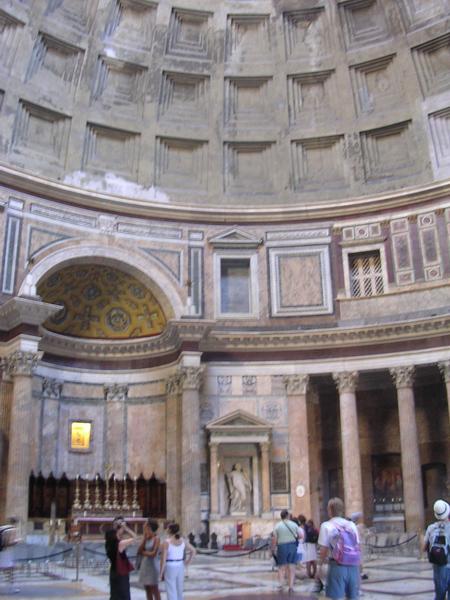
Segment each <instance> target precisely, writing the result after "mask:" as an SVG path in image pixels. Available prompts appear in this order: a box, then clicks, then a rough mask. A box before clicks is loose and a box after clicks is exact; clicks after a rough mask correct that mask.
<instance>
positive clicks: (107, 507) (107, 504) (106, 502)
mask: <svg viewBox="0 0 450 600" xmlns="http://www.w3.org/2000/svg"><path fill="white" fill-rule="evenodd" d="M103 508H104V509H105V510H111V502H110V501H109V476H108V473H105V498H104V500H103Z"/></svg>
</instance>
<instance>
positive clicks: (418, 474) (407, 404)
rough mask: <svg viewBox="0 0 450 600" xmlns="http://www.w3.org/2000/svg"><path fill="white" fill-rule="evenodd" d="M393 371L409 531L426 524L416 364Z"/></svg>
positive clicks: (404, 497)
mask: <svg viewBox="0 0 450 600" xmlns="http://www.w3.org/2000/svg"><path fill="white" fill-rule="evenodd" d="M390 373H391V376H392V378H393V380H394V383H395V387H396V388H397V401H398V416H399V424H400V445H401V452H402V474H403V499H404V503H405V520H406V530H407V531H418V530H419V529H423V527H424V521H425V516H424V501H423V487H422V469H421V462H420V454H419V441H418V437H417V422H416V410H415V404H414V390H413V379H414V367H398V368H396V369H390Z"/></svg>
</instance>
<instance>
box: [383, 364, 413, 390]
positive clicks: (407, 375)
mask: <svg viewBox="0 0 450 600" xmlns="http://www.w3.org/2000/svg"><path fill="white" fill-rule="evenodd" d="M389 373H390V374H391V377H392V379H393V380H394V384H395V387H396V388H404V387H412V385H413V382H414V367H396V368H395V369H389Z"/></svg>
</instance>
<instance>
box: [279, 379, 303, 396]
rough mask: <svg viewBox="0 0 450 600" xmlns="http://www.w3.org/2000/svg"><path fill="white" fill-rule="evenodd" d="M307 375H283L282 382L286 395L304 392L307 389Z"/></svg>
mask: <svg viewBox="0 0 450 600" xmlns="http://www.w3.org/2000/svg"><path fill="white" fill-rule="evenodd" d="M308 382H309V375H285V376H284V377H283V383H284V385H285V388H286V392H287V394H288V396H295V395H297V394H306V390H307V389H308Z"/></svg>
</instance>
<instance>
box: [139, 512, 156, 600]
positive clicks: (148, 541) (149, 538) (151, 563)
mask: <svg viewBox="0 0 450 600" xmlns="http://www.w3.org/2000/svg"><path fill="white" fill-rule="evenodd" d="M157 531H158V521H155V519H148V520H147V523H146V524H145V526H144V539H143V540H142V542H141V545H140V546H139V549H138V555H140V556H142V562H141V567H140V569H139V583H140V584H141V585H143V586H144V589H145V593H146V594H147V600H161V596H160V595H159V589H158V581H159V564H158V551H159V544H160V540H159V536H157V535H156V532H157Z"/></svg>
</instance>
